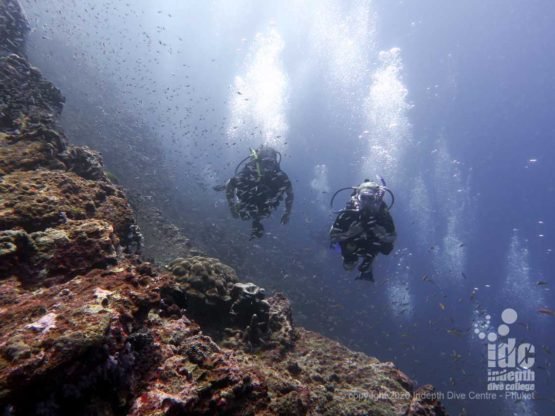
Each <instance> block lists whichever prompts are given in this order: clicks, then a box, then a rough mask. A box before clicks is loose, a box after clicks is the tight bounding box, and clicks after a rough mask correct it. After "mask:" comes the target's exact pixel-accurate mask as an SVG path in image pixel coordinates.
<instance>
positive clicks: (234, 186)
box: [214, 145, 293, 240]
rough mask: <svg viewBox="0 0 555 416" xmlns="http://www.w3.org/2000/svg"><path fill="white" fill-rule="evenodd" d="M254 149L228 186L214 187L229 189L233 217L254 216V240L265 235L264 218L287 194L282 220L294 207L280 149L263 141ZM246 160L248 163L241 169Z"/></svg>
mask: <svg viewBox="0 0 555 416" xmlns="http://www.w3.org/2000/svg"><path fill="white" fill-rule="evenodd" d="M251 152H252V153H251V155H250V156H248V157H247V158H245V159H243V161H241V163H239V165H238V166H237V168H236V169H235V176H233V177H232V178H231V179H230V180H228V181H227V183H226V184H225V186H217V187H214V189H215V190H218V191H219V190H224V189H225V192H226V199H227V202H228V204H229V209H230V211H231V215H232V216H233V218H241V219H242V220H252V231H251V240H252V239H253V238H260V237H262V236H263V235H264V226H263V225H262V223H261V222H260V220H261V219H263V218H266V217H268V216H269V215H270V214H271V213H272V212H273V211H274V210H275V209H276V208H277V207H278V205H279V203H280V202H281V200H282V199H283V196H284V195H285V213H284V214H283V216H282V217H281V223H282V224H287V223H288V222H289V216H290V215H291V209H292V207H293V187H292V185H291V181H290V180H289V177H288V176H287V174H286V173H285V172H283V171H282V170H281V169H280V165H279V163H280V161H281V155H280V154H279V153H278V152H277V151H276V150H274V149H272V148H271V147H269V146H264V145H262V146H260V147H259V148H258V149H256V150H251ZM278 155H279V156H280V158H279V159H278ZM247 160H248V161H247ZM245 161H247V163H246V164H245V166H244V167H243V168H242V169H241V170H240V171H239V172H237V171H238V169H239V167H240V166H241V164H242V163H243V162H245Z"/></svg>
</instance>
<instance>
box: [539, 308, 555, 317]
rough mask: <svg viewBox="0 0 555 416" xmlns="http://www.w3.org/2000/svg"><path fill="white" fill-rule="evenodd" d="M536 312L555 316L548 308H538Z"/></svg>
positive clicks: (554, 312)
mask: <svg viewBox="0 0 555 416" xmlns="http://www.w3.org/2000/svg"><path fill="white" fill-rule="evenodd" d="M538 312H539V313H542V314H544V315H548V316H555V311H554V310H553V309H550V308H540V309H538Z"/></svg>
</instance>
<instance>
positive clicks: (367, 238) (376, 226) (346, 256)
mask: <svg viewBox="0 0 555 416" xmlns="http://www.w3.org/2000/svg"><path fill="white" fill-rule="evenodd" d="M345 189H353V193H352V194H351V198H350V199H349V201H348V202H347V204H346V207H345V209H342V210H341V211H339V214H338V216H337V218H336V220H335V222H334V224H333V226H332V227H331V230H330V241H331V244H332V245H334V244H339V246H340V247H341V254H342V256H343V267H344V268H345V270H352V269H353V268H354V267H355V266H356V264H357V262H358V260H359V257H361V258H362V262H361V264H360V265H359V267H358V270H359V271H360V275H359V276H358V277H357V279H363V280H371V281H373V280H374V276H373V273H372V262H373V261H374V258H375V257H376V256H377V255H378V254H379V253H382V254H385V255H388V254H389V253H391V251H392V250H393V243H394V242H395V238H396V236H397V235H396V233H395V224H394V223H393V218H392V217H391V214H390V213H389V208H391V205H393V201H392V203H391V205H390V206H389V207H388V206H387V205H386V204H385V202H384V201H383V197H384V195H385V192H388V193H389V194H390V195H391V196H392V198H393V194H392V193H391V191H390V190H389V189H388V188H387V187H385V184H384V185H383V186H382V185H379V184H377V183H375V182H371V181H370V180H368V179H365V180H364V182H363V183H362V184H360V185H359V186H358V187H351V188H343V189H341V190H339V191H338V192H340V191H342V190H345ZM338 192H336V193H335V195H337V193H338ZM335 195H334V198H335ZM332 204H333V198H332Z"/></svg>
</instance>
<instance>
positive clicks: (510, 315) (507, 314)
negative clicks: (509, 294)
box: [501, 308, 518, 325]
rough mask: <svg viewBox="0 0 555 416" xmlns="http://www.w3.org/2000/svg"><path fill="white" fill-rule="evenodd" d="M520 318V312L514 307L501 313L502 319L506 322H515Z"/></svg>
mask: <svg viewBox="0 0 555 416" xmlns="http://www.w3.org/2000/svg"><path fill="white" fill-rule="evenodd" d="M517 318H518V314H517V313H516V311H515V310H514V309H512V308H507V309H505V310H504V311H503V312H502V313H501V319H502V320H503V322H505V323H506V324H509V325H510V324H514V323H515V322H516V320H517Z"/></svg>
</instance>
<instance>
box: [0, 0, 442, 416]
mask: <svg viewBox="0 0 555 416" xmlns="http://www.w3.org/2000/svg"><path fill="white" fill-rule="evenodd" d="M20 12H21V9H20V8H19V6H18V5H17V3H16V2H14V1H6V0H4V1H3V2H2V3H1V4H0V22H2V24H3V27H2V28H1V30H0V34H1V35H2V36H4V33H6V36H9V37H10V39H11V41H10V42H7V43H3V44H2V48H5V45H6V44H7V45H11V46H13V45H15V46H14V47H12V48H11V49H9V52H10V53H12V52H17V53H20V52H21V48H22V45H21V42H19V38H18V36H21V35H22V33H24V31H22V30H23V29H24V28H25V27H26V24H25V23H24V17H23V15H22V14H21V13H20ZM4 22H11V23H10V24H9V27H7V26H6V24H5V23H4ZM14 22H15V23H14ZM10 25H11V26H10ZM18 28H19V29H18ZM12 44H13V45H12ZM0 77H1V79H0V81H1V82H0V412H1V413H2V414H4V415H29V414H41V415H81V414H82V415H218V414H220V415H224V414H225V415H330V416H331V415H409V416H410V415H430V416H432V415H443V414H445V412H444V410H443V408H442V406H441V404H439V403H437V402H436V401H434V400H432V399H427V398H422V397H423V396H425V395H415V394H414V393H415V392H419V391H420V392H424V393H425V392H429V393H431V392H433V389H432V387H431V386H424V387H421V388H420V390H417V389H416V387H415V386H414V385H413V383H412V382H411V381H410V380H409V379H408V378H407V376H405V375H404V374H403V373H402V372H401V371H399V370H397V369H396V368H395V367H394V366H393V364H392V363H382V362H379V361H378V360H376V359H374V358H371V357H368V356H366V355H364V354H361V353H355V352H352V351H349V350H348V349H346V348H345V347H343V346H341V345H340V344H338V343H336V342H334V341H331V340H329V339H327V338H325V337H322V336H319V335H317V334H315V333H312V332H310V331H307V330H305V329H302V328H296V327H295V326H294V324H293V319H292V311H291V306H290V304H289V302H288V300H287V299H286V298H285V297H284V296H283V295H281V294H274V295H272V296H266V294H265V293H264V290H263V289H262V288H260V287H258V286H256V285H254V284H252V283H248V282H241V281H240V279H239V277H238V276H237V274H236V273H235V271H234V270H233V269H232V268H231V267H229V266H227V265H225V264H222V263H221V262H220V261H218V260H217V259H212V258H209V257H205V256H201V255H199V253H197V255H192V254H193V253H192V252H191V251H190V250H187V252H186V253H184V257H181V258H177V259H176V260H174V261H172V262H171V263H169V264H168V266H167V268H160V267H158V266H156V265H154V264H152V263H150V262H147V261H145V260H144V259H142V258H141V257H140V255H139V254H138V253H137V249H138V248H139V247H140V245H141V235H140V233H139V232H138V229H137V226H136V223H135V220H134V217H133V212H132V210H131V208H130V206H129V204H128V202H127V198H126V196H125V194H124V192H123V191H122V189H120V188H119V187H118V186H117V185H115V184H113V183H112V182H111V181H110V180H109V179H108V178H107V176H106V175H105V174H104V172H103V170H102V159H101V158H100V155H99V154H98V153H96V152H95V151H93V150H90V149H88V148H81V147H75V146H71V145H68V143H67V139H66V137H65V135H64V133H63V132H62V131H61V130H60V129H59V128H58V127H57V117H58V115H59V113H60V111H61V110H62V104H63V97H62V95H61V93H60V92H59V91H58V90H57V89H56V88H55V87H54V86H53V85H51V84H50V83H49V82H48V81H46V80H44V79H43V78H42V76H41V75H40V72H39V71H38V70H37V69H35V68H32V67H31V66H30V65H29V64H28V62H27V61H26V60H25V58H23V57H22V55H14V54H9V55H6V56H0Z"/></svg>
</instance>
